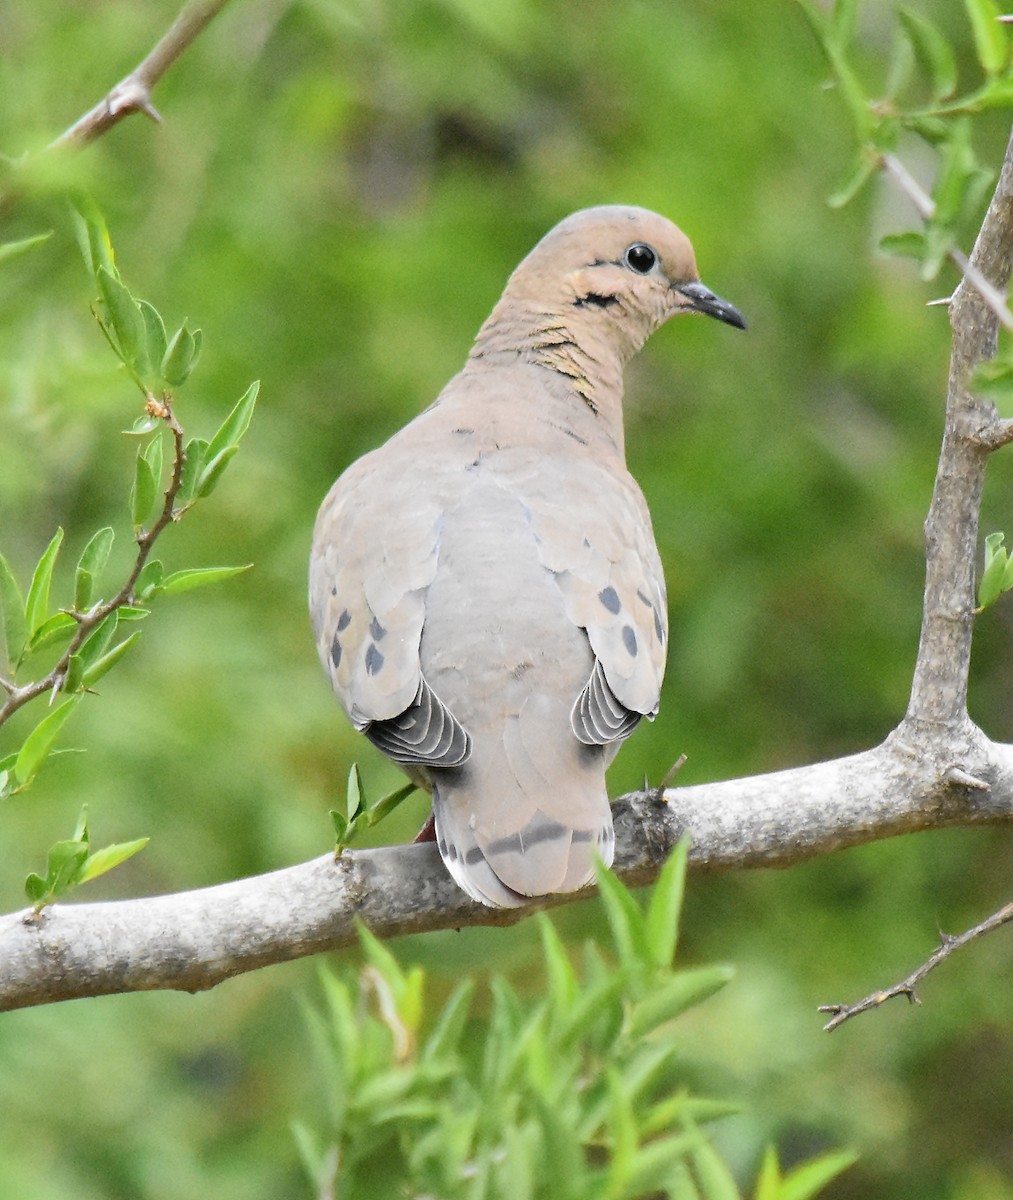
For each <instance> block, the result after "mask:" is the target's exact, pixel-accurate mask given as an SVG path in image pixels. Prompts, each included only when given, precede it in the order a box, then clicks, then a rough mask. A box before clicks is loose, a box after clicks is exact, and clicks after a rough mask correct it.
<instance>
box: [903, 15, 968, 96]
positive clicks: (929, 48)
mask: <svg viewBox="0 0 1013 1200" xmlns="http://www.w3.org/2000/svg"><path fill="white" fill-rule="evenodd" d="M897 15H898V16H899V17H900V20H901V24H902V25H903V26H904V30H905V32H906V33H907V35H908V37H909V38H910V39H911V45H912V46H913V47H914V52H915V54H916V56H917V57H918V60H919V62H921V64H922V66H923V67H924V69H925V70H926V71H927V72H928V75H929V78H930V80H931V83H932V95H933V97H934V98H935V99H936V100H943V99H945V98H946V97H947V96H952V95H953V93H954V92H955V91H956V90H957V64H956V60H955V59H954V57H953V51H952V50H951V49H950V43H949V42H948V41H947V40H946V38H945V37H943V35H942V34H941V33H940V32H939V30H938V29H937V28H936V27H935V25H933V24H932V22H931V21H930V20H928V18H927V17H923V16H922V15H921V13H918V12H915V11H914V9H910V8H901V9H899V10H898V13H897Z"/></svg>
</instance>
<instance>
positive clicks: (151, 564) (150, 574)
mask: <svg viewBox="0 0 1013 1200" xmlns="http://www.w3.org/2000/svg"><path fill="white" fill-rule="evenodd" d="M164 573H165V569H164V567H163V566H162V563H161V560H160V559H157V558H149V559H148V561H147V562H146V563H145V564H144V566H143V567H142V568H141V573H140V575H138V576H137V582H136V583H135V584H134V592H135V594H136V595H137V597H138V598H139V599H141V600H149V599H150V598H151V597H152V596H154V595H155V594H156V593H157V592H158V590H159V588H160V587H161V586H162V576H163V575H164ZM137 611H138V612H145V611H146V610H145V609H138V610H137ZM121 616H122V613H121Z"/></svg>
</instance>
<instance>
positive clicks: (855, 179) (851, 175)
mask: <svg viewBox="0 0 1013 1200" xmlns="http://www.w3.org/2000/svg"><path fill="white" fill-rule="evenodd" d="M878 169H879V161H878V158H877V157H875V156H873V155H872V154H871V153H870V152H869V151H868V150H866V149H865V148H864V147H863V148H862V150H861V151H860V152H859V157H858V161H857V162H856V163H855V164H854V166H853V167H852V168H851V170H850V171H849V172H848V174H847V176H846V177H845V179H844V180H843V182H841V183H840V184H838V186H837V187H836V188H835V189H834V191H833V192H832V193H831V195H830V196H829V197H828V198H827V204H829V205H830V207H831V208H843V207H844V206H845V205H846V204H849V203H850V202H851V201H852V200H854V198H855V197H856V196H857V195H858V193H859V192H860V191H861V190H862V188H863V187H864V186H865V184H866V182H867V181H868V180H869V179H871V178H872V176H873V175H874V174H875V173H876V171H877V170H878Z"/></svg>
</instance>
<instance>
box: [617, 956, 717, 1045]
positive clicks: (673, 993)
mask: <svg viewBox="0 0 1013 1200" xmlns="http://www.w3.org/2000/svg"><path fill="white" fill-rule="evenodd" d="M734 974H735V972H734V971H733V970H732V968H731V967H722V966H712V967H697V968H696V969H695V970H692V971H680V972H678V974H676V975H673V976H672V977H671V978H670V979H668V980H667V981H666V982H665V983H661V984H656V985H655V986H654V987H653V988H651V990H650V991H649V992H648V993H647V995H646V996H645V998H644V999H643V1000H641V1001H640V1002H639V1003H638V1004H637V1005H636V1006H635V1007H634V1009H633V1010H632V1012H631V1014H630V1022H629V1034H630V1037H632V1038H639V1037H643V1036H644V1034H647V1033H650V1032H651V1031H652V1030H654V1029H657V1028H658V1026H659V1025H663V1024H664V1023H665V1022H666V1021H674V1020H675V1018H676V1017H678V1016H681V1015H682V1013H684V1012H685V1011H686V1010H687V1009H689V1008H692V1007H693V1005H695V1004H700V1003H701V1002H702V1001H704V1000H706V999H707V998H708V997H709V996H713V995H714V993H715V992H717V991H719V990H720V989H721V988H723V987H724V986H725V984H726V983H728V981H729V980H730V979H732V978H733V976H734Z"/></svg>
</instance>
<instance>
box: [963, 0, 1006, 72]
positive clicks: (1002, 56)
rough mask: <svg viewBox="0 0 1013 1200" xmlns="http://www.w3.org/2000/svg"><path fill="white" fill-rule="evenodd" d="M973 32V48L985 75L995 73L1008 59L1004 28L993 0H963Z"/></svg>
mask: <svg viewBox="0 0 1013 1200" xmlns="http://www.w3.org/2000/svg"><path fill="white" fill-rule="evenodd" d="M964 7H965V8H966V9H967V16H968V19H969V20H970V22H971V29H972V30H973V32H974V48H975V50H976V51H977V52H978V62H980V63H981V66H982V70H983V71H984V72H985V74H986V75H997V74H998V73H999V72H1000V71H1001V70H1002V69H1003V67H1005V66H1006V63H1007V62H1008V61H1009V42H1008V41H1007V40H1006V29H1005V27H1004V26H1003V25H1001V24H1000V23H999V6H998V5H997V4H995V3H994V2H993V0H964Z"/></svg>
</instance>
